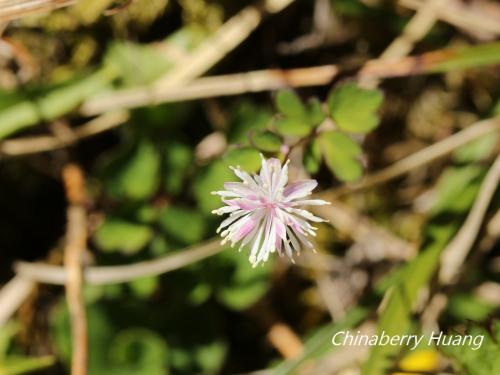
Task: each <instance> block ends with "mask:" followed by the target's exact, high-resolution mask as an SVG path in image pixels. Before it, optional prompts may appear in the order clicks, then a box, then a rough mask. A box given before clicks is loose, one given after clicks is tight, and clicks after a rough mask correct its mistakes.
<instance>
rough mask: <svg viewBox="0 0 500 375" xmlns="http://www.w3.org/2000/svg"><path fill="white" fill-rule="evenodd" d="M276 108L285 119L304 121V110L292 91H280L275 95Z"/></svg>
mask: <svg viewBox="0 0 500 375" xmlns="http://www.w3.org/2000/svg"><path fill="white" fill-rule="evenodd" d="M276 107H277V108H278V110H279V111H280V112H281V113H282V114H284V115H285V116H287V117H291V118H298V119H304V118H305V117H306V108H305V106H304V104H302V101H301V100H300V98H299V97H298V96H297V94H295V93H294V92H293V91H290V90H282V91H279V92H278V94H277V95H276Z"/></svg>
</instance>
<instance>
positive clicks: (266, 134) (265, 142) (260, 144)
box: [251, 130, 283, 152]
mask: <svg viewBox="0 0 500 375" xmlns="http://www.w3.org/2000/svg"><path fill="white" fill-rule="evenodd" d="M251 140H252V144H253V145H254V146H255V147H257V148H258V149H259V150H261V151H264V152H278V151H279V150H280V147H281V145H282V144H283V139H282V138H281V137H280V136H279V135H278V134H276V133H273V132H271V131H269V130H264V131H258V132H256V133H253V134H252V135H251Z"/></svg>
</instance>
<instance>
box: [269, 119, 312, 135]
mask: <svg viewBox="0 0 500 375" xmlns="http://www.w3.org/2000/svg"><path fill="white" fill-rule="evenodd" d="M274 126H275V128H276V130H277V131H278V132H279V133H281V134H284V135H292V136H295V137H305V136H306V135H308V134H309V133H310V132H311V128H310V127H309V125H308V124H307V123H306V122H305V121H304V120H298V119H293V118H280V119H277V120H276V121H275V123H274Z"/></svg>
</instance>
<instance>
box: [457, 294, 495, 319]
mask: <svg viewBox="0 0 500 375" xmlns="http://www.w3.org/2000/svg"><path fill="white" fill-rule="evenodd" d="M495 309H496V306H495V305H494V304H490V303H487V302H485V301H482V300H480V299H478V298H477V297H474V296H473V295H469V294H463V293H460V294H455V295H453V296H451V297H450V301H449V302H448V307H447V310H448V311H449V313H450V314H451V315H452V316H454V317H455V318H456V319H459V320H463V321H465V320H472V321H474V322H480V321H484V320H486V319H487V318H488V316H489V315H490V314H491V313H493V312H494V311H495Z"/></svg>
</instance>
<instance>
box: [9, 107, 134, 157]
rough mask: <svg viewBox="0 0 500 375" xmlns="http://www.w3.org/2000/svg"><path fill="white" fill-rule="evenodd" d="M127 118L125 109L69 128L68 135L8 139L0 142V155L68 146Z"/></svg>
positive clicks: (30, 152) (31, 152)
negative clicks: (69, 132)
mask: <svg viewBox="0 0 500 375" xmlns="http://www.w3.org/2000/svg"><path fill="white" fill-rule="evenodd" d="M128 118H129V115H128V113H127V112H126V111H117V112H109V113H105V114H103V115H101V116H99V117H96V118H94V119H92V120H90V121H89V122H87V123H85V124H84V125H81V126H79V127H77V128H73V129H71V134H70V136H69V137H64V138H62V137H57V136H36V137H24V138H19V139H9V140H6V141H3V142H0V155H5V156H19V155H27V154H34V153H38V152H45V151H53V150H56V149H60V148H64V147H68V146H71V145H73V144H75V143H76V142H79V141H80V140H82V139H85V138H88V137H91V136H93V135H96V134H99V133H102V132H105V131H107V130H110V129H113V128H116V127H117V126H120V125H121V124H123V123H124V122H126V121H127V120H128Z"/></svg>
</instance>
